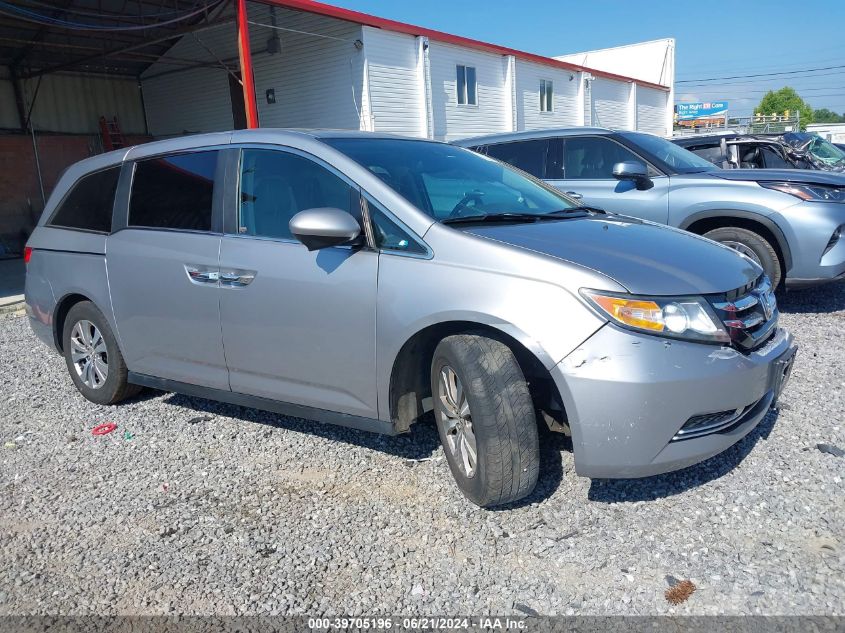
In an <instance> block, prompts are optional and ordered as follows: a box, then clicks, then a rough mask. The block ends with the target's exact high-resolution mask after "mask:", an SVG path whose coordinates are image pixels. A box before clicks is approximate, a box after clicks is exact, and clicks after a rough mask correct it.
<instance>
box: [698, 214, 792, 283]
mask: <svg viewBox="0 0 845 633" xmlns="http://www.w3.org/2000/svg"><path fill="white" fill-rule="evenodd" d="M704 237H706V238H708V239H711V240H713V241H715V242H719V243H720V244H724V245H725V246H728V247H730V248H732V249H734V250H735V251H737V252H738V253H741V254H742V255H745V256H746V257H748V258H750V259H752V260H754V261H755V262H757V263H758V264H760V266H762V267H763V270H764V271H765V273H766V276H767V277H768V278H769V281H771V282H772V288H778V287H779V286H780V282H781V262H780V258H779V257H778V254H777V251H776V250H775V249H774V247H773V246H772V245H771V244H770V243H769V241H768V240H767V239H766V238H764V237H763V236H762V235H759V234H758V233H755V232H754V231H749V230H748V229H741V228H738V227H733V226H725V227H722V228H718V229H713V230H712V231H708V232H707V233H705V234H704Z"/></svg>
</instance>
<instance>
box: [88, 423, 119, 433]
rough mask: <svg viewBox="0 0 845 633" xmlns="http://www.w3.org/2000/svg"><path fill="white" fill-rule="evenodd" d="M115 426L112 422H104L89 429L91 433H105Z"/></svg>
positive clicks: (112, 429)
mask: <svg viewBox="0 0 845 633" xmlns="http://www.w3.org/2000/svg"><path fill="white" fill-rule="evenodd" d="M116 428H117V424H115V423H114V422H106V423H105V424H98V425H97V426H95V427H94V428H93V429H91V435H107V434H109V433H111V432H112V431H114V430H115V429H116Z"/></svg>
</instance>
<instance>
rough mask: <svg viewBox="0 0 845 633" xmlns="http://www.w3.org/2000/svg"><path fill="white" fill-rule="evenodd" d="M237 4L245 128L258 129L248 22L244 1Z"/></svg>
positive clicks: (239, 0)
mask: <svg viewBox="0 0 845 633" xmlns="http://www.w3.org/2000/svg"><path fill="white" fill-rule="evenodd" d="M237 2H238V55H240V59H241V86H242V88H243V93H244V106H245V110H246V126H247V128H249V129H253V128H257V127H258V103H257V102H256V99H255V81H254V79H253V75H252V49H251V48H250V46H249V22H248V20H247V14H246V0H237Z"/></svg>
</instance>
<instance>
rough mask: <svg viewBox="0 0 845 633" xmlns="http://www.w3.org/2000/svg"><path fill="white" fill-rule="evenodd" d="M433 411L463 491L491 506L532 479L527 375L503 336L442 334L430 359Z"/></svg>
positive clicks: (521, 491)
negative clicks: (499, 337)
mask: <svg viewBox="0 0 845 633" xmlns="http://www.w3.org/2000/svg"><path fill="white" fill-rule="evenodd" d="M431 389H432V396H433V398H432V399H433V401H434V415H435V419H436V421H437V430H438V432H439V434H440V441H441V443H442V444H443V451H444V452H445V454H446V460H447V461H448V463H449V468H450V470H451V471H452V475H453V476H454V478H455V481H456V482H457V484H458V488H460V490H461V492H463V493H464V495H465V496H466V497H467V498H468V499H469V500H470V501H472V502H473V503H475V504H477V505H479V506H482V507H489V506H495V505H500V504H503V503H509V502H512V501H516V500H518V499H521V498H523V497H525V496H526V495H527V494H529V493H530V492H531V491H532V490H533V489H534V486H535V485H536V483H537V476H538V473H539V470H540V450H539V443H538V439H537V420H536V418H535V415H534V407H533V404H532V401H531V395H530V393H529V391H528V385H527V384H526V382H525V377H524V376H523V374H522V370H521V369H520V367H519V363H518V362H517V360H516V358H515V357H514V355H513V352H511V350H510V349H509V348H508V347H507V346H506V345H504V344H503V343H501V342H499V341H496V340H493V339H491V338H488V337H485V336H480V335H476V334H459V335H454V336H449V337H447V338H445V339H443V340H442V341H441V342H440V343H439V344H438V346H437V348H436V349H435V351H434V358H433V361H432V364H431Z"/></svg>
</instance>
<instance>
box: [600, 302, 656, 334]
mask: <svg viewBox="0 0 845 633" xmlns="http://www.w3.org/2000/svg"><path fill="white" fill-rule="evenodd" d="M590 298H591V299H592V300H593V301H595V302H596V303H597V304H598V305H599V306H601V308H602V309H603V310H604V311H605V312H607V313H608V314H609V315H610V316H612V317H613V318H614V319H616V320H617V321H619V322H620V323H624V324H625V325H630V326H631V327H637V328H641V329H643V330H653V331H655V332H662V331H663V330H664V327H665V326H664V325H663V311H662V310H661V309H660V306H659V305H657V304H656V303H655V302H654V301H642V300H637V299H624V298H622V297H607V296H605V295H598V294H590Z"/></svg>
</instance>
